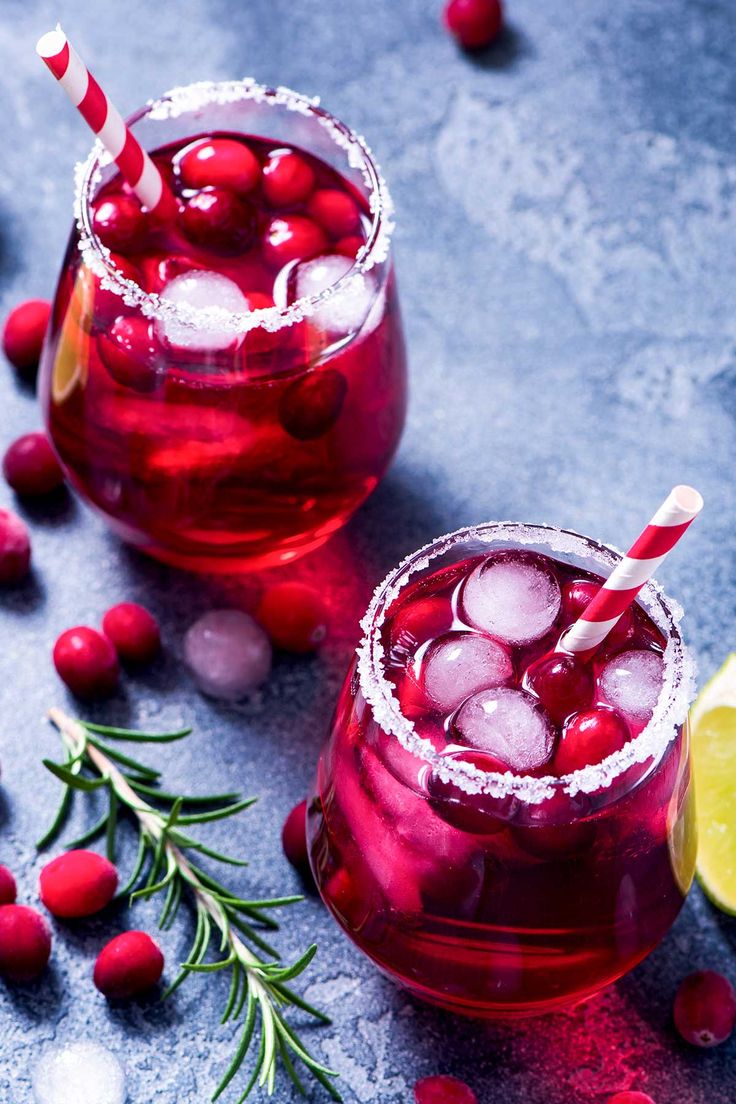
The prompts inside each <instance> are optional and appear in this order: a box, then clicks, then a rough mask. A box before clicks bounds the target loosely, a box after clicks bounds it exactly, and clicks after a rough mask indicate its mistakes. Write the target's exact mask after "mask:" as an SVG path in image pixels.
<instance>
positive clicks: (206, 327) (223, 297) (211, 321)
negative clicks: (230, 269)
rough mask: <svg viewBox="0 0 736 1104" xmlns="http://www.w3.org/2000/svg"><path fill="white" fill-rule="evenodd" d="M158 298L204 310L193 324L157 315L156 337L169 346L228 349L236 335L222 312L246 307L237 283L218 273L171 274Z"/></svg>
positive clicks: (239, 310)
mask: <svg viewBox="0 0 736 1104" xmlns="http://www.w3.org/2000/svg"><path fill="white" fill-rule="evenodd" d="M161 298H162V299H163V300H164V302H167V303H173V304H174V305H175V306H177V307H181V306H184V307H186V306H189V307H194V308H196V309H197V310H198V311H205V312H206V313H205V314H204V315H200V316H199V317H198V319H197V325H191V324H190V325H187V322H186V321H185V319H184V318H181V319H180V318H177V317H173V318H172V317H170V316H169V314H168V313H167V312H163V313H162V314H161V316H160V317H159V318H158V320H157V322H156V331H157V333H158V336H159V337H160V338H162V339H163V340H164V341H167V342H168V343H169V345H178V346H179V347H181V348H186V349H202V350H205V349H209V350H213V351H217V350H218V349H228V348H229V347H230V346H231V345H234V344H235V343H236V342H237V341H238V339H239V338H238V334H237V333H236V331H235V330H233V328H232V327H228V325H227V324H226V323H225V322H224V320H223V314H222V312H223V311H227V313H228V314H247V313H248V311H249V309H250V308H249V307H248V300H247V299H246V298H245V296H244V295H243V293H242V291H241V290H240V288H239V287H238V285H237V284H236V283H234V282H233V281H232V280H229V279H228V278H227V276H222V275H221V274H220V273H219V272H206V271H194V272H184V273H183V274H182V275H181V276H175V277H174V279H173V280H170V281H169V283H168V284H166V286H165V287H164V289H163V291H162V292H161Z"/></svg>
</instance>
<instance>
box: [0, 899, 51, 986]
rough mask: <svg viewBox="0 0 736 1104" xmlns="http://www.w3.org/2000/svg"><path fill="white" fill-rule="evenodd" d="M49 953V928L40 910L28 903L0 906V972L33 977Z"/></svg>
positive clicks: (25, 978) (20, 977)
mask: <svg viewBox="0 0 736 1104" xmlns="http://www.w3.org/2000/svg"><path fill="white" fill-rule="evenodd" d="M50 954H51V932H50V930H49V926H48V924H47V923H46V921H45V920H44V918H43V916H41V914H40V913H39V912H36V910H35V909H32V908H28V906H27V905H2V906H0V976H2V977H4V978H7V979H8V981H33V979H34V978H37V977H38V975H39V974H41V973H42V972H43V970H44V969H45V968H46V963H47V962H48V960H49V956H50Z"/></svg>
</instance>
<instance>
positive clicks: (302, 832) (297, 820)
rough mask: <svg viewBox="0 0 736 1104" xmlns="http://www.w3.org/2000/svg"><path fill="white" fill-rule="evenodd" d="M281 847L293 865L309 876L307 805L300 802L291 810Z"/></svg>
mask: <svg viewBox="0 0 736 1104" xmlns="http://www.w3.org/2000/svg"><path fill="white" fill-rule="evenodd" d="M281 846H282V847H283V849H284V854H285V855H286V858H287V859H288V860H289V862H290V863H291V865H292V866H293V867H295V869H296V870H298V871H299V873H300V874H302V875H304V876H306V875H308V874H309V872H310V870H309V852H308V850H307V803H306V801H300V802H299V804H298V805H295V806H294V808H293V809H292V810H291V812H290V813H289V815H288V816H287V818H286V820H285V821H284V827H283V828H282V830H281Z"/></svg>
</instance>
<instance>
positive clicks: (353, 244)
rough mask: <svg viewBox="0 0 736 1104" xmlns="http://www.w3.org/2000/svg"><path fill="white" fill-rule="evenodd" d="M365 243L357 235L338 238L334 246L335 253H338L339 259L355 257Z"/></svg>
mask: <svg viewBox="0 0 736 1104" xmlns="http://www.w3.org/2000/svg"><path fill="white" fill-rule="evenodd" d="M364 245H365V242H364V241H363V239H362V238H359V237H358V236H357V235H351V236H350V237H349V238H340V240H339V242H337V244H336V245H335V249H334V251H335V253H339V254H340V256H341V257H351V258H353V257H357V256H358V250H359V249H362V248H363V246H364Z"/></svg>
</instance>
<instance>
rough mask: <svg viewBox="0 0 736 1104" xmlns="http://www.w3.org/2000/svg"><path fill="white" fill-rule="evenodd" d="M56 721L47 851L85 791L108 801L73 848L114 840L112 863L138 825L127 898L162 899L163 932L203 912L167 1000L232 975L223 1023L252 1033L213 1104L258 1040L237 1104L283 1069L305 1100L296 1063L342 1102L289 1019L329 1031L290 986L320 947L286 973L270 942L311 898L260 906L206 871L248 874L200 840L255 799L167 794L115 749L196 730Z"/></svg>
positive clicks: (57, 714)
mask: <svg viewBox="0 0 736 1104" xmlns="http://www.w3.org/2000/svg"><path fill="white" fill-rule="evenodd" d="M49 717H50V718H51V721H52V722H53V724H54V725H55V726H56V728H57V729H58V731H59V734H60V735H61V740H62V744H63V747H64V751H65V753H66V754H65V758H64V761H63V762H62V763H55V762H53V761H52V760H49V759H45V760H44V765H45V766H46V767H47V768H48V770H50V771H51V773H52V774H54V775H55V776H56V777H57V778H58V779H59V780H60V781H61V782H62V783H63V784H64V793H63V796H62V799H61V803H60V805H59V809H58V812H57V814H56V816H55V818H54V821H53V823H52V825H51V827H50V828H49V830H48V831H47V832H46V834H45V835H44V837H43V839H41V840H40V841H39V843H38V847H39V848H43V847H46V846H48V844H49V843H51V842H52V840H54V839H56V837H57V836H58V835H59V833H60V832H61V830H62V828H63V826H64V824H65V822H66V819H67V816H68V814H69V811H70V808H71V802H72V796H73V794H74V792H75V791H77V790H81V791H83V792H91V791H95V790H101V791H102V790H104V791H106V792H107V797H108V803H109V804H108V810H107V812H106V813H105V815H104V816H103V817H101V818H100V819H99V820H98V821H97V822H96V823H95V824H93V825H92V827H91V828H90V829H89V830H88V831H86V832H85V833H84V835H82V836H80V837H79V838H78V839H77V840H75V841H74V842H73V843H72V844H69V846H71V847H79V846H81V845H84V844H87V843H89V842H91V841H92V840H94V839H96V838H98V837H101V836H103V835H104V836H105V837H106V846H107V853H108V855H109V857H110V858H111V859H114V856H115V850H116V838H117V830H118V818H119V814H120V813H123V812H124V813H126V814H127V815H128V817H129V818H131V819H133V821H134V822H135V824H136V825H137V829H138V854H137V857H136V860H135V864H134V867H133V871H132V873H131V875H130V877H129V879H128V882H127V885H126V886H125V888H124V889H123V890H122V891H121V896H125V895H128V894H130V899H131V903H132V902H133V901H135V900H138V899H140V898H150V897H154V896H157V895H161V896H162V897H163V907H162V911H161V916H160V919H159V926H160V927H161V928H168V927H170V926H171V924H172V923H173V922H174V919H175V917H176V915H177V912H178V910H179V907H180V904H181V901H182V898H183V896H184V893H185V892H186V893H188V894H189V896H190V898H191V900H192V902H193V904H194V908H195V915H196V925H195V933H194V941H193V943H192V946H191V949H190V951H189V954H188V955H187V958H186V961H185V962H184V963H183V964H182V966H181V970H180V972H179V974H178V976H177V977H176V979H175V980H174V981H173V983H172V984H171V985H170V986H169V988H168V990H167V991H166V993H165V994H164V998H165V997H167V996H169V995H170V994H171V993H173V992H174V990H175V989H177V988H178V987H179V986H180V985H181V983H182V982H183V981H184V980H185V979H186V978H187V977H189V975H190V974H197V973H199V974H202V973H208V974H209V973H215V972H220V971H225V972H227V973H229V975H230V988H229V992H228V996H227V1001H226V1004H225V1010H224V1013H223V1016H222V1023H226V1022H227V1021H228V1020H232V1021H234V1022H240V1023H241V1025H242V1030H241V1034H240V1038H239V1042H238V1045H237V1048H236V1051H235V1054H234V1056H233V1059H232V1061H231V1063H230V1065H229V1066H228V1068H227V1070H226V1071H225V1074H224V1075H223V1077H222V1080H221V1081H220V1083H219V1085H218V1086H217V1088H216V1090H215V1092H214V1094H213V1096H212V1100H213V1101H214V1100H217V1099H218V1097H219V1096H220V1095H221V1094H222V1093H223V1092H224V1091H225V1089H226V1088H227V1087H228V1086H229V1085H230V1083H231V1082H232V1081H233V1079H234V1078H235V1076H236V1074H237V1073H238V1071H239V1070H240V1068H241V1066H242V1065H243V1062H244V1060H245V1058H246V1055H247V1054H248V1052H249V1050H250V1048H251V1044H252V1043H253V1041H254V1037H255V1036H256V1035H257V1036H258V1051H257V1057H256V1061H255V1066H254V1068H253V1071H252V1073H251V1076H250V1078H249V1080H248V1083H247V1084H246V1086H245V1090H244V1091H243V1093H242V1094H241V1095H240V1097H239V1099H238V1102H237V1104H242V1102H243V1101H244V1100H245V1099H246V1098H247V1097H248V1096H249V1094H250V1092H251V1091H252V1089H253V1088H254V1087H255V1086H256V1085H258V1086H259V1087H261V1088H265V1089H266V1091H267V1092H268V1094H269V1095H271V1093H272V1092H273V1088H274V1084H275V1078H276V1071H277V1068H278V1066H279V1064H280V1065H281V1066H282V1067H283V1068H284V1070H285V1071H286V1073H287V1074H288V1075H289V1077H290V1078H291V1080H292V1081H293V1082H294V1084H295V1085H296V1087H297V1089H298V1090H299V1091H300V1092H301V1093H302V1094H304V1093H305V1089H304V1085H303V1084H302V1082H301V1080H300V1078H299V1074H298V1073H297V1070H296V1068H295V1060H298V1061H299V1062H301V1063H302V1064H303V1065H304V1066H305V1067H306V1069H307V1070H308V1071H309V1072H310V1073H311V1074H312V1076H313V1077H315V1078H316V1080H317V1081H318V1082H319V1083H320V1084H321V1085H323V1086H324V1087H325V1089H327V1091H328V1093H329V1094H330V1096H331V1097H332V1098H333V1100H338V1101H339V1100H340V1099H341V1097H340V1094H339V1093H338V1091H337V1089H336V1088H335V1085H334V1084H333V1078H334V1077H336V1076H337V1074H336V1073H335V1072H334V1071H333V1070H330V1069H328V1068H327V1067H326V1066H323V1065H321V1063H319V1062H318V1061H317V1060H316V1058H314V1057H313V1056H312V1055H311V1054H310V1053H309V1051H308V1050H307V1048H306V1047H305V1045H304V1043H303V1042H302V1040H301V1039H300V1037H299V1035H298V1034H297V1033H296V1031H295V1030H294V1028H293V1027H292V1026H291V1025H290V1024H289V1023H288V1022H287V1020H286V1018H285V1015H284V1010H285V1009H287V1008H289V1007H294V1008H298V1009H301V1010H302V1011H303V1012H306V1013H307V1014H308V1015H309V1016H312V1017H313V1018H314V1019H316V1020H318V1021H319V1022H321V1023H328V1022H329V1020H328V1018H327V1016H325V1015H324V1014H323V1013H322V1012H320V1011H318V1010H317V1009H316V1008H313V1007H312V1006H311V1005H310V1004H308V1003H307V1002H306V1001H305V1000H304V998H303V997H301V996H300V995H299V994H298V993H296V992H294V990H292V989H291V987H290V985H289V984H288V983H290V982H291V981H293V979H294V978H297V977H299V976H300V974H302V973H303V972H304V970H306V968H307V967H308V966H309V964H310V962H311V961H312V959H313V958H314V955H315V954H316V951H317V948H316V946H315V945H314V944H313V945H312V946H311V947H309V949H308V950H307V951H305V953H304V954H303V955H301V957H300V958H298V959H297V961H296V962H294V963H292V964H291V965H284V964H283V963H282V962H281V961H280V960H279V957H278V953H277V951H275V950H274V948H273V947H272V946H271V945H270V943H269V942H268V941H267V940H266V939H265V938H264V936H263V934H262V933H263V932H264V931H273V930H276V929H277V928H278V923H277V922H276V920H275V919H274V918H273V916H272V915H271V912H272V910H274V909H280V908H283V907H285V906H286V905H290V904H293V903H295V902H296V901H300V900H301V897H274V898H270V899H260V900H259V899H253V900H250V899H247V898H244V897H240V896H238V894H237V893H236V892H234V891H232V890H230V889H228V888H227V887H226V886H225V885H223V884H222V883H221V882H220V881H218V880H217V879H216V878H214V877H212V875H210V874H209V873H208V872H207V870H205V869H204V868H203V867H202V866H201V865H200V863H201V862H202V857H204V858H208V859H214V860H215V861H217V862H220V863H228V864H232V865H235V866H245V865H247V864H246V863H244V862H243V861H242V860H241V859H238V858H236V857H234V856H232V855H226V854H222V853H221V852H219V851H215V850H214V849H213V848H211V847H207V846H205V845H204V844H203V843H201V842H200V841H199V840H197V839H196V838H194V837H193V836H192V835H191V829H192V828H193V827H196V826H197V825H199V824H204V823H207V822H209V821H213V820H222V819H225V818H227V817H231V816H235V815H236V814H237V813H240V812H242V811H243V810H245V809H247V808H249V807H250V806H251V805H252V804H253V802H254V800H255V799H252V798H251V799H246V800H241V799H240V797H239V795H238V794H236V793H224V794H209V795H206V796H199V797H191V796H185V795H180V794H174V793H169V792H166V791H164V790H161V789H159V787H158V782H159V777H160V776H159V772H158V771H156V770H154V769H153V768H151V767H149V766H147V765H146V764H145V763H141V762H140V761H139V760H137V759H135V758H133V757H132V756H131V755H128V754H127V753H123V752H121V751H120V750H119V749H118V748H117V747H111V746H110V741H113V742H117V741H123V742H132V743H168V742H171V741H174V740H181V739H183V738H184V737H185V736H187V735H188V734H189V732H190V729H181V730H180V731H177V732H170V733H164V734H163V735H155V734H152V733H146V732H136V731H131V730H128V729H122V728H112V727H109V726H103V725H95V724H91V723H90V722H87V721H75V720H72V719H71V718H70V717H68V716H66V714H64V713H63V712H62V711H61V710H59V709H52V710H50V712H49ZM211 948H212V949H215V948H217V953H218V954H219V955H220V957H219V958H218V959H217V960H216V961H214V962H206V961H205V958H206V956H207V952H208V950H210V949H211Z"/></svg>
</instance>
